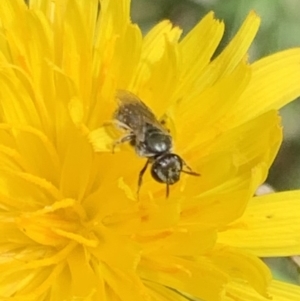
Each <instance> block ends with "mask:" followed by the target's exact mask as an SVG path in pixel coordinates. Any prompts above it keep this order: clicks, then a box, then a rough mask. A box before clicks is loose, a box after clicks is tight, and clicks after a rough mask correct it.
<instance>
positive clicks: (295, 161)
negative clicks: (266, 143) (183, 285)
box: [131, 0, 300, 300]
mask: <svg viewBox="0 0 300 301" xmlns="http://www.w3.org/2000/svg"><path fill="white" fill-rule="evenodd" d="M211 10H212V11H214V12H215V15H216V17H217V18H218V19H222V20H224V22H225V25H226V31H225V35H224V39H223V41H222V43H221V49H222V47H225V46H226V45H227V44H228V41H229V40H230V39H231V38H232V37H233V35H234V34H235V32H236V31H237V29H238V28H239V26H240V25H241V24H242V22H243V20H244V19H245V17H246V15H247V14H248V12H249V11H250V10H255V11H256V12H257V13H258V14H259V15H260V17H261V19H262V22H261V27H260V30H259V33H258V35H257V36H256V39H255V40H254V43H253V45H252V47H251V49H250V60H251V61H253V60H256V59H258V58H261V57H263V56H266V55H269V54H271V53H274V52H277V51H280V50H283V49H287V48H291V47H296V46H298V47H299V46H300V0H132V10H131V12H132V20H133V22H135V23H138V24H139V26H140V27H141V28H142V30H143V32H144V33H146V32H147V31H148V30H149V29H150V28H151V27H152V26H153V25H155V24H156V23H157V22H159V21H161V20H163V19H169V20H171V21H172V22H173V23H174V24H176V25H178V26H180V27H181V28H182V29H183V30H184V33H187V32H188V31H189V30H190V29H191V28H193V26H195V24H197V23H198V21H199V20H200V19H201V18H202V17H203V16H204V15H205V14H206V13H207V12H209V11H211ZM299 85H300V78H299ZM281 115H282V123H283V130H284V142H283V144H282V146H281V150H280V152H279V154H278V156H277V158H276V160H275V162H274V164H273V167H272V168H271V171H270V175H269V178H268V180H267V182H268V184H270V185H271V187H272V188H273V189H274V190H276V191H282V190H291V189H299V188H300V100H299V99H298V100H295V101H294V102H292V103H291V104H289V105H287V106H286V107H285V108H283V109H282V110H281ZM299 201H300V200H299ZM299 222H300V221H299ZM265 262H266V263H267V264H268V265H269V266H270V267H271V269H272V271H273V274H274V277H275V278H277V279H280V280H285V281H288V282H291V283H298V284H300V276H299V275H300V273H299V266H300V257H293V258H280V259H278V258H269V259H265ZM299 298H300V297H299ZM299 300H300V299H299Z"/></svg>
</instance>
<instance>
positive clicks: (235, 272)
mask: <svg viewBox="0 0 300 301" xmlns="http://www.w3.org/2000/svg"><path fill="white" fill-rule="evenodd" d="M209 256H210V258H211V260H212V262H214V263H215V264H216V265H217V266H218V267H220V268H222V270H223V271H226V272H227V273H228V274H229V275H230V276H231V277H232V279H242V280H245V281H247V282H248V283H249V284H250V285H251V286H252V287H253V288H254V289H255V290H256V291H257V292H258V293H260V294H261V295H262V296H265V297H267V288H268V285H269V283H270V282H271V278H272V276H271V272H270V270H269V269H268V268H267V266H266V265H265V264H264V263H263V262H262V261H261V260H260V259H258V258H257V257H255V256H253V255H251V254H247V253H246V252H244V251H242V250H238V249H233V248H229V247H226V246H218V245H217V246H216V248H215V249H214V250H213V251H212V252H211V253H209Z"/></svg>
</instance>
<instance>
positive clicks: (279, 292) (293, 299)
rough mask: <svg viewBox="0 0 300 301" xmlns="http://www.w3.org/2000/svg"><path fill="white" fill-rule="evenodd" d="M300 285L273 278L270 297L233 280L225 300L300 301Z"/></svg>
mask: <svg viewBox="0 0 300 301" xmlns="http://www.w3.org/2000/svg"><path fill="white" fill-rule="evenodd" d="M299 296H300V287H299V286H296V285H292V284H288V283H284V282H280V281H276V280H273V281H272V283H271V285H270V287H269V298H268V299H266V298H264V297H262V296H261V295H259V294H258V293H257V292H256V291H254V290H253V288H251V287H250V286H248V285H247V284H246V283H242V282H231V283H230V284H229V285H228V288H226V295H225V296H224V297H223V298H222V300H224V301H266V300H273V301H298V300H299Z"/></svg>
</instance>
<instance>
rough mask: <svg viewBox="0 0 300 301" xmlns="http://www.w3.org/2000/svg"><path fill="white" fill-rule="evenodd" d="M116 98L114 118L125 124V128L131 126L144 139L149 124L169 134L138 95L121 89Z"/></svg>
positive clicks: (139, 137)
mask: <svg viewBox="0 0 300 301" xmlns="http://www.w3.org/2000/svg"><path fill="white" fill-rule="evenodd" d="M116 98H117V100H118V109H117V110H116V112H115V113H114V119H116V120H117V121H118V122H120V123H121V124H123V125H124V128H126V127H127V128H130V129H131V131H132V132H133V133H134V134H135V135H136V136H137V137H138V139H140V140H143V138H144V131H145V130H146V129H147V124H149V125H152V126H154V127H156V128H158V129H160V130H161V131H163V132H164V133H166V134H168V131H167V129H166V128H165V127H164V126H163V125H162V124H161V123H160V122H159V121H158V120H157V118H156V117H155V115H154V114H153V112H152V111H151V110H150V109H149V108H148V107H147V106H146V105H145V104H144V103H143V102H142V101H141V100H140V99H139V98H138V97H137V96H136V95H134V94H132V93H130V92H128V91H125V90H119V91H118V92H117V96H116Z"/></svg>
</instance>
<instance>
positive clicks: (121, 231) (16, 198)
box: [0, 0, 300, 301]
mask: <svg viewBox="0 0 300 301" xmlns="http://www.w3.org/2000/svg"><path fill="white" fill-rule="evenodd" d="M1 4H2V5H1V6H0V20H1V22H0V30H1V35H0V41H1V42H0V60H1V61H0V64H1V68H0V119H1V121H0V162H1V163H0V228H1V236H0V238H1V240H0V259H1V260H0V268H1V273H0V299H1V300H16V301H19V300H20V301H23V300H38V301H41V300H42V301H47V300H49V301H50V300H51V301H56V300H57V301H62V300H89V301H96V300H122V301H132V300H149V301H152V300H153V301H154V300H155V301H166V300H168V301H169V300H173V301H180V300H187V299H188V297H185V296H193V297H195V298H200V299H201V300H205V301H215V300H226V301H229V300H237V298H238V297H239V298H241V299H240V300H253V296H255V298H257V300H264V298H265V297H268V296H269V293H270V294H271V295H273V296H275V297H276V296H281V294H282V295H283V294H285V295H286V294H288V296H289V300H297V299H296V296H298V294H299V290H298V289H297V288H296V287H294V286H287V285H284V284H281V283H279V282H274V281H273V282H271V275H270V272H269V270H268V269H267V268H266V267H265V265H264V264H263V263H262V262H261V261H260V260H259V259H258V257H256V256H257V255H259V256H263V255H264V254H265V252H266V250H268V251H269V253H268V254H273V255H274V254H275V251H276V250H279V249H280V250H281V252H280V255H284V254H288V253H289V254H290V253H291V252H297V251H299V253H300V243H299V242H300V239H299V233H300V231H299V230H300V229H298V228H297V227H296V226H295V228H294V230H295V231H292V232H290V233H289V235H290V236H289V241H290V242H291V241H292V243H290V244H289V246H288V248H285V247H284V246H280V245H276V248H277V249H276V248H275V247H274V245H273V247H274V248H273V249H272V248H271V247H270V245H268V243H267V242H265V245H264V248H261V249H259V247H257V245H255V241H254V239H253V241H252V242H251V239H250V240H248V241H247V240H242V239H239V238H238V239H235V237H238V235H239V234H240V232H239V231H241V230H243V229H247V225H251V226H253V225H254V226H255V222H256V223H263V219H262V218H257V220H255V222H253V220H251V219H249V216H250V217H251V216H253V214H252V211H251V210H252V209H253V208H256V210H260V211H259V213H260V214H264V213H265V212H266V210H267V209H266V208H265V207H263V206H257V205H256V206H255V205H251V206H250V207H249V208H250V209H247V210H248V211H246V215H245V216H246V217H245V219H244V220H243V213H244V211H245V208H246V205H247V203H248V202H249V200H251V198H252V196H253V194H254V192H255V190H256V188H257V187H258V185H260V184H261V183H262V182H263V181H264V180H265V178H266V175H267V172H268V169H269V167H270V165H271V163H272V161H273V159H274V157H275V155H276V153H277V151H278V148H279V145H280V143H281V127H280V118H279V117H278V114H277V110H278V109H279V108H280V107H281V106H283V105H284V104H286V103H288V102H289V101H291V100H293V99H294V98H295V97H297V96H299V95H300V86H299V82H298V81H299V77H300V68H299V65H300V50H299V49H291V50H287V51H285V52H281V53H278V54H275V55H273V56H270V57H267V58H264V59H262V60H260V61H258V62H255V63H253V64H249V63H248V62H247V60H246V57H247V51H248V48H249V46H250V44H251V42H252V40H253V38H254V36H255V34H256V32H257V29H258V26H259V18H258V16H257V15H256V14H255V13H254V12H250V13H249V15H248V17H247V18H246V20H245V21H244V23H243V24H242V26H241V28H240V30H239V31H238V32H237V34H236V35H235V37H234V38H233V39H232V41H231V43H230V44H229V45H228V46H227V47H226V49H225V50H224V51H223V52H222V53H221V54H220V55H219V56H218V57H217V58H215V59H214V60H212V56H213V54H214V52H215V50H216V48H217V46H218V44H219V42H220V40H221V38H222V35H223V31H224V24H223V23H222V22H220V21H218V20H216V19H215V18H214V15H213V13H209V14H208V15H206V16H205V17H204V18H203V19H202V20H201V21H200V22H199V24H198V25H197V26H196V27H195V28H194V29H193V30H192V31H191V32H190V33H189V34H188V35H187V36H185V37H184V38H182V39H181V38H180V36H181V30H180V29H179V28H177V27H174V26H172V24H170V22H168V21H163V22H161V23H159V24H157V25H156V26H155V27H154V28H152V29H151V30H150V31H149V33H148V34H147V35H146V36H145V37H143V36H142V34H141V31H140V29H139V28H138V27H137V26H136V25H134V24H132V22H131V21H130V18H129V14H130V12H129V6H130V3H129V1H128V0H119V1H113V0H101V1H98V0H90V1H81V0H74V1H68V0H56V1H53V0H43V1H40V0H39V1H37V0H32V1H29V4H28V6H27V5H26V4H25V3H24V1H22V0H4V1H2V2H1ZM283 75H284V76H283ZM118 90H125V91H129V92H131V93H134V94H135V95H137V96H138V97H139V98H140V99H142V100H143V102H145V104H147V106H149V107H150V108H151V110H153V112H154V113H155V115H156V116H159V117H160V116H161V117H163V118H164V120H165V122H166V125H167V127H168V128H169V129H170V131H171V133H172V137H174V148H175V149H176V153H178V154H179V155H180V157H181V156H182V158H184V159H185V161H186V162H188V165H190V166H192V167H193V169H194V170H196V171H199V172H200V173H201V177H189V176H188V175H184V174H183V175H182V178H181V179H180V181H179V182H178V183H176V184H175V185H174V186H172V193H171V194H170V197H169V198H168V199H166V198H165V187H164V186H163V185H160V184H159V183H156V182H155V181H153V180H152V179H151V175H150V173H145V175H144V178H143V189H142V190H141V191H140V196H139V198H137V196H136V187H137V186H136V185H137V176H138V172H139V170H141V167H142V166H143V164H144V163H145V162H144V161H143V159H141V158H139V157H138V156H136V154H135V153H134V151H133V150H132V148H131V147H130V146H126V145H121V147H120V148H118V149H116V151H115V153H112V152H111V149H112V144H113V141H114V140H115V139H116V137H117V135H119V134H120V133H117V132H116V131H115V130H114V129H113V128H110V127H107V126H106V123H107V122H108V121H110V120H111V118H112V116H113V112H114V111H115V110H116V101H115V95H116V91H118ZM285 197H286V199H287V200H288V201H289V204H290V205H291V206H293V208H294V210H293V216H292V217H293V218H296V215H297V212H300V210H296V209H297V206H299V205H298V204H299V202H295V199H296V198H297V197H299V193H297V192H294V194H293V195H285ZM261 198H262V200H263V199H264V198H263V197H261ZM267 202H268V204H269V207H268V208H270V206H271V208H273V207H272V206H273V205H274V204H277V203H278V197H274V198H272V197H269V199H267ZM254 203H255V200H253V199H252V200H251V201H250V204H254ZM277 205H278V204H277ZM274 206H275V205H274ZM299 209H300V208H299ZM253 210H254V209H253ZM254 211H255V210H254ZM256 212H258V211H256ZM247 214H248V215H247ZM280 214H281V215H280V216H281V217H283V216H287V212H286V211H284V210H282V212H281V213H280ZM297 218H298V217H297ZM274 222H277V223H278V220H276V219H274ZM271 223H272V221H271ZM278 224H279V223H278ZM241 225H246V226H245V227H243V226H241ZM269 225H270V224H269ZM254 226H253V227H254ZM250 228H251V227H250ZM279 232H280V231H279ZM249 233H250V232H249ZM249 233H248V232H247V233H246V234H244V235H243V237H249V238H251V237H252V236H251V235H248V234H249ZM251 233H252V232H251ZM251 233H250V234H251ZM253 233H254V232H253ZM255 233H257V232H255ZM280 233H282V235H284V232H283V231H282V232H280ZM235 235H237V236H235ZM249 241H250V242H249ZM278 241H281V240H278ZM251 243H253V244H252V245H251ZM277 244H279V242H277ZM251 246H255V247H253V248H251ZM274 250H275V251H274ZM270 284H271V286H270V291H269V293H268V286H269V285H270ZM283 291H284V293H282V292H283ZM241 292H243V293H241ZM259 298H261V299H259ZM278 300H279V299H278Z"/></svg>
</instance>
